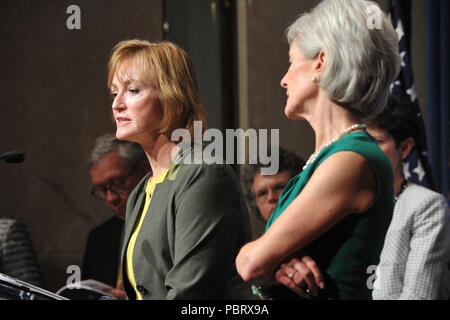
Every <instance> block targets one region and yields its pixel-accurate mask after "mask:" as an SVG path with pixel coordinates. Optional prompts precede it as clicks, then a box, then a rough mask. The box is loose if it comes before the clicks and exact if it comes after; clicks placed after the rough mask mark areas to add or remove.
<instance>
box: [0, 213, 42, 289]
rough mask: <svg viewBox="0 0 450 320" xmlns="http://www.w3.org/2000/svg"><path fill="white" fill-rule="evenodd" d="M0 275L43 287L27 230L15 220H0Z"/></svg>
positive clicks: (4, 218) (21, 223) (3, 218)
mask: <svg viewBox="0 0 450 320" xmlns="http://www.w3.org/2000/svg"><path fill="white" fill-rule="evenodd" d="M0 273H4V274H6V275H8V276H10V277H13V278H16V279H19V280H22V281H25V282H28V283H31V284H33V285H35V286H38V287H42V286H43V281H42V276H41V272H40V268H39V263H38V261H37V258H36V254H35V252H34V250H33V245H32V243H31V239H30V235H29V233H28V229H27V227H26V225H25V224H24V223H23V222H21V221H19V220H17V219H13V218H6V217H2V218H0Z"/></svg>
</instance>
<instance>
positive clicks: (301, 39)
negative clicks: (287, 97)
mask: <svg viewBox="0 0 450 320" xmlns="http://www.w3.org/2000/svg"><path fill="white" fill-rule="evenodd" d="M374 9H375V10H377V12H376V13H375V14H376V15H377V17H379V18H380V21H379V22H380V24H379V26H377V27H375V28H369V25H368V23H369V21H370V20H371V19H372V18H373V16H374V15H373V10H374ZM286 33H287V38H288V41H289V44H290V45H292V43H295V44H296V45H297V46H298V47H299V48H300V49H301V50H302V52H303V54H304V55H305V57H307V58H308V59H312V58H314V57H316V56H317V55H318V54H319V53H320V51H323V52H324V53H325V55H326V57H327V66H326V69H325V71H324V72H323V74H322V75H321V77H320V79H319V82H318V85H319V86H320V87H321V88H323V89H324V90H325V91H326V93H327V95H328V97H329V98H330V99H332V100H334V101H336V102H338V103H340V104H341V105H342V106H343V107H345V108H347V109H349V110H350V111H352V112H353V113H354V114H356V115H357V116H358V117H360V118H361V120H363V121H366V122H367V121H369V120H371V119H373V118H374V117H375V116H376V115H378V114H379V113H380V112H382V111H383V109H384V107H385V106H386V103H387V99H388V96H389V91H390V86H391V84H392V83H393V81H394V80H395V77H396V76H397V75H398V73H399V71H400V55H399V53H398V40H397V34H396V32H395V30H394V28H393V27H392V24H391V23H390V21H389V19H388V18H387V16H386V14H384V13H383V11H382V10H381V9H380V8H379V6H378V4H377V3H375V2H373V1H366V0H324V1H322V2H321V3H319V4H318V5H317V6H316V7H315V8H313V9H312V10H311V11H310V12H308V13H305V14H302V15H300V17H299V18H298V19H297V20H296V21H295V22H294V23H293V24H292V25H291V26H289V27H288V29H287V31H286Z"/></svg>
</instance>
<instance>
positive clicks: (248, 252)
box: [236, 0, 400, 299]
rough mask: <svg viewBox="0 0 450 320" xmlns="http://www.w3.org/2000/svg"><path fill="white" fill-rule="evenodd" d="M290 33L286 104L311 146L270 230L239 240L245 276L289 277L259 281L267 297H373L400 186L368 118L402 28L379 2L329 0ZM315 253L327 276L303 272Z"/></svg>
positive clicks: (389, 75)
mask: <svg viewBox="0 0 450 320" xmlns="http://www.w3.org/2000/svg"><path fill="white" fill-rule="evenodd" d="M372 19H377V21H375V22H376V23H375V27H373V25H372V24H371V23H369V22H370V21H371V20H372ZM287 37H288V40H289V44H290V50H289V58H290V67H289V70H288V71H287V73H286V75H285V76H284V78H283V79H282V80H281V86H282V87H283V88H285V89H286V97H287V101H286V107H285V114H286V116H287V117H288V118H289V119H291V120H306V121H308V122H309V124H310V125H311V126H312V128H313V130H314V132H315V137H316V138H315V140H316V141H315V152H314V153H313V154H312V155H311V157H310V158H309V159H308V161H307V162H306V165H305V166H304V168H303V171H302V172H301V173H300V174H299V175H297V176H296V177H294V178H293V179H292V180H291V181H290V182H289V184H288V185H287V186H286V188H285V189H284V191H283V193H282V194H281V197H280V201H279V203H278V206H277V208H276V209H275V211H274V212H273V214H272V217H271V219H270V220H269V221H268V224H267V227H266V232H265V234H264V235H263V236H262V237H260V238H259V239H257V240H255V241H253V242H250V243H248V244H247V245H245V246H244V247H243V248H242V249H241V251H240V253H239V255H238V257H237V259H236V265H237V269H238V272H239V274H240V275H241V277H242V278H243V279H244V280H245V281H252V280H256V279H259V280H261V279H265V280H272V279H274V277H275V274H276V275H277V276H276V278H277V280H278V279H281V281H280V280H279V282H280V283H281V284H283V285H284V286H281V285H280V284H278V285H273V286H271V283H272V281H266V284H265V285H264V287H263V288H261V287H259V288H256V287H255V288H254V289H255V291H256V293H257V294H258V295H260V296H261V297H264V296H271V297H273V298H280V297H287V295H286V294H287V292H291V291H289V290H287V289H285V288H286V287H288V288H289V289H291V290H292V291H294V292H295V293H296V294H297V295H299V296H302V297H305V298H311V297H320V298H326V299H370V298H371V293H370V290H369V288H368V287H367V285H366V282H367V278H368V274H367V268H368V267H369V266H371V265H376V264H378V261H379V257H380V252H381V249H382V247H383V242H384V237H385V235H386V231H387V229H388V226H389V223H390V221H391V218H392V209H393V193H394V191H393V173H392V168H391V165H390V162H389V159H388V158H387V157H386V155H385V154H384V153H383V151H381V150H380V148H379V147H378V146H377V143H376V141H375V140H374V139H373V138H372V137H371V136H370V135H368V133H367V132H366V131H365V129H366V125H365V123H366V122H367V121H369V120H370V119H372V118H374V117H375V116H376V115H377V114H379V113H380V112H381V111H382V110H383V108H384V107H385V105H386V102H387V98H388V95H389V87H390V84H391V83H392V82H393V80H394V79H395V77H396V75H397V74H398V71H399V68H400V59H399V55H398V46H397V37H396V33H395V31H394V30H393V28H392V25H391V24H390V22H389V20H388V19H387V17H386V16H385V14H383V13H382V11H381V9H379V7H378V5H377V4H376V3H374V2H370V1H365V0H325V1H322V2H321V3H319V4H318V5H317V6H316V7H315V8H314V9H313V10H312V11H311V12H308V13H306V14H303V15H301V16H300V17H299V18H298V19H297V20H296V21H295V22H294V23H293V24H292V25H291V26H290V27H289V28H288V30H287ZM306 255H307V256H308V257H311V258H312V259H309V258H308V259H303V257H305V256H306ZM313 260H314V261H315V263H316V264H317V266H318V267H319V269H320V270H322V271H323V274H324V279H317V275H316V274H313V273H309V274H308V275H307V277H304V276H303V275H304V273H305V268H304V265H305V264H306V265H307V264H309V263H312V261H313ZM312 269H314V268H312ZM315 281H318V283H321V285H320V287H321V288H325V289H324V290H317V287H315V286H314V284H313V282H315ZM322 282H323V283H322ZM261 289H263V291H264V292H261Z"/></svg>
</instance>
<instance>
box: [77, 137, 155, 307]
mask: <svg viewBox="0 0 450 320" xmlns="http://www.w3.org/2000/svg"><path fill="white" fill-rule="evenodd" d="M88 168H89V173H90V176H91V180H92V185H93V187H92V191H91V194H92V196H94V197H95V198H96V199H100V200H104V201H105V203H106V205H107V206H108V208H109V209H110V210H111V211H112V212H113V213H114V216H113V217H111V218H110V219H108V220H106V221H105V222H104V223H102V224H101V225H100V226H98V227H96V228H95V229H93V230H92V231H91V232H90V233H89V235H88V240H87V244H86V250H85V253H84V259H83V272H82V278H83V279H94V280H97V281H100V282H103V283H106V284H108V285H110V286H112V287H114V288H116V289H118V291H111V292H110V294H113V295H114V296H116V297H117V298H125V293H124V291H123V288H122V283H121V282H122V281H121V276H120V272H119V270H120V263H119V261H120V248H121V245H122V241H123V232H124V224H125V215H126V204H127V200H128V196H129V194H130V193H131V191H132V190H133V189H134V187H135V186H136V185H137V184H138V182H139V181H140V180H141V179H142V178H143V177H144V176H145V175H146V174H147V173H148V172H149V171H150V167H149V165H148V161H147V157H146V156H145V153H144V150H143V149H142V147H141V146H140V145H139V144H137V143H134V142H129V141H120V140H118V139H117V138H116V136H115V135H114V134H105V135H102V136H100V137H98V138H97V139H96V141H95V145H94V148H93V150H92V151H91V155H90V160H89V163H88Z"/></svg>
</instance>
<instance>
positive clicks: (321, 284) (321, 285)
mask: <svg viewBox="0 0 450 320" xmlns="http://www.w3.org/2000/svg"><path fill="white" fill-rule="evenodd" d="M319 287H320V289H322V290H323V289H325V283H323V282H321V283H319Z"/></svg>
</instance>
